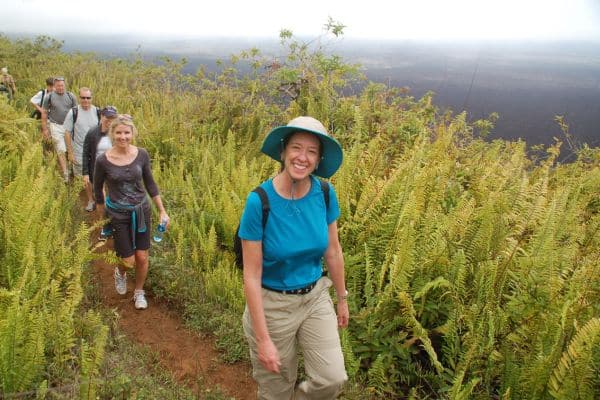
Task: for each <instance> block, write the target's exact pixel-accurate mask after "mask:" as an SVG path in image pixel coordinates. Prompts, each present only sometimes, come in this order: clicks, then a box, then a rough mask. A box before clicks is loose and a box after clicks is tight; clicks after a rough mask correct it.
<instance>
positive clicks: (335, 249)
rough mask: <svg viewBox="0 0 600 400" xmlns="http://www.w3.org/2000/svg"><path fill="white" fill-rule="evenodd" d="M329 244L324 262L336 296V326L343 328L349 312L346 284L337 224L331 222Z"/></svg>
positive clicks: (346, 322) (346, 323)
mask: <svg viewBox="0 0 600 400" xmlns="http://www.w3.org/2000/svg"><path fill="white" fill-rule="evenodd" d="M328 233H329V244H328V246H327V250H325V262H326V263H327V268H328V269H329V273H330V274H331V280H332V281H333V287H334V288H335V292H336V294H337V300H338V302H337V318H338V326H339V327H341V328H345V327H347V326H348V320H349V318H350V312H349V311H348V301H347V299H346V283H345V278H344V254H343V253H342V246H341V245H340V240H339V237H338V230H337V222H336V221H333V222H332V223H331V224H329V226H328Z"/></svg>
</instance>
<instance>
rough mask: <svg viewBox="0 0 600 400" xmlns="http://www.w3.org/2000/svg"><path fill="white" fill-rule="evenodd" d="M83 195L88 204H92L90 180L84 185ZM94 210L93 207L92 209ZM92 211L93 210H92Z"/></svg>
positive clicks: (92, 195) (92, 196)
mask: <svg viewBox="0 0 600 400" xmlns="http://www.w3.org/2000/svg"><path fill="white" fill-rule="evenodd" d="M85 195H86V196H87V201H88V204H90V203H92V204H93V203H94V193H93V190H92V181H91V179H90V180H89V181H88V182H87V183H86V184H85ZM94 208H95V207H94ZM92 211H93V209H92Z"/></svg>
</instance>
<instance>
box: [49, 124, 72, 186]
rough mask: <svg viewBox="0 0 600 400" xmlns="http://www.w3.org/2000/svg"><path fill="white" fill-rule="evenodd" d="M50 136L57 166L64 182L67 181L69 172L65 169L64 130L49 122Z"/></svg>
mask: <svg viewBox="0 0 600 400" xmlns="http://www.w3.org/2000/svg"><path fill="white" fill-rule="evenodd" d="M50 135H51V136H52V141H53V143H54V150H55V151H56V159H57V160H58V166H59V167H60V171H61V173H62V175H63V178H64V179H65V180H68V179H69V175H68V174H69V172H68V169H67V159H66V157H65V153H66V151H67V145H66V144H65V129H64V128H63V126H62V125H59V124H55V123H54V122H50Z"/></svg>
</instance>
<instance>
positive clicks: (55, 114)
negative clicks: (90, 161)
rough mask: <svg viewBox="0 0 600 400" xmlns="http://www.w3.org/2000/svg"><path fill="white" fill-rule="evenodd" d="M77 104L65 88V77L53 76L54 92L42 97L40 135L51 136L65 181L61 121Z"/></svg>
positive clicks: (66, 177)
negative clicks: (42, 109)
mask: <svg viewBox="0 0 600 400" xmlns="http://www.w3.org/2000/svg"><path fill="white" fill-rule="evenodd" d="M76 105H77V99H76V98H75V95H73V93H71V92H67V91H66V90H65V78H63V77H56V78H54V92H52V93H50V94H49V95H48V96H46V98H45V99H44V102H43V103H42V107H43V108H44V109H45V110H46V112H45V113H42V135H43V136H44V139H46V140H49V139H50V138H52V143H53V145H54V151H55V152H56V156H57V159H58V166H59V167H60V170H61V172H62V174H63V178H64V180H65V183H69V170H68V169H67V160H66V158H65V153H66V152H67V146H66V144H65V128H64V127H63V123H64V122H65V117H66V116H67V113H68V112H69V110H70V109H71V108H73V107H75V106H76Z"/></svg>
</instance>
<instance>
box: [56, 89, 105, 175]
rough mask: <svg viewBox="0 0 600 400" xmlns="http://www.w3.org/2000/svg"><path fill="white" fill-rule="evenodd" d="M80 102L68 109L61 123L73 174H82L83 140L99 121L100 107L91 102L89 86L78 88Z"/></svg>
mask: <svg viewBox="0 0 600 400" xmlns="http://www.w3.org/2000/svg"><path fill="white" fill-rule="evenodd" d="M79 101H80V104H79V105H78V106H75V107H73V108H71V109H70V110H69V112H68V113H67V116H66V117H65V122H64V123H63V128H64V129H65V145H66V147H67V160H68V162H69V165H70V166H71V167H72V168H73V175H74V176H76V177H81V176H82V158H83V142H84V141H85V136H86V134H87V133H88V131H89V130H90V129H91V128H93V127H94V126H98V124H99V123H100V109H98V108H97V107H96V106H95V105H93V104H92V91H91V89H90V88H87V87H82V88H81V89H79Z"/></svg>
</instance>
